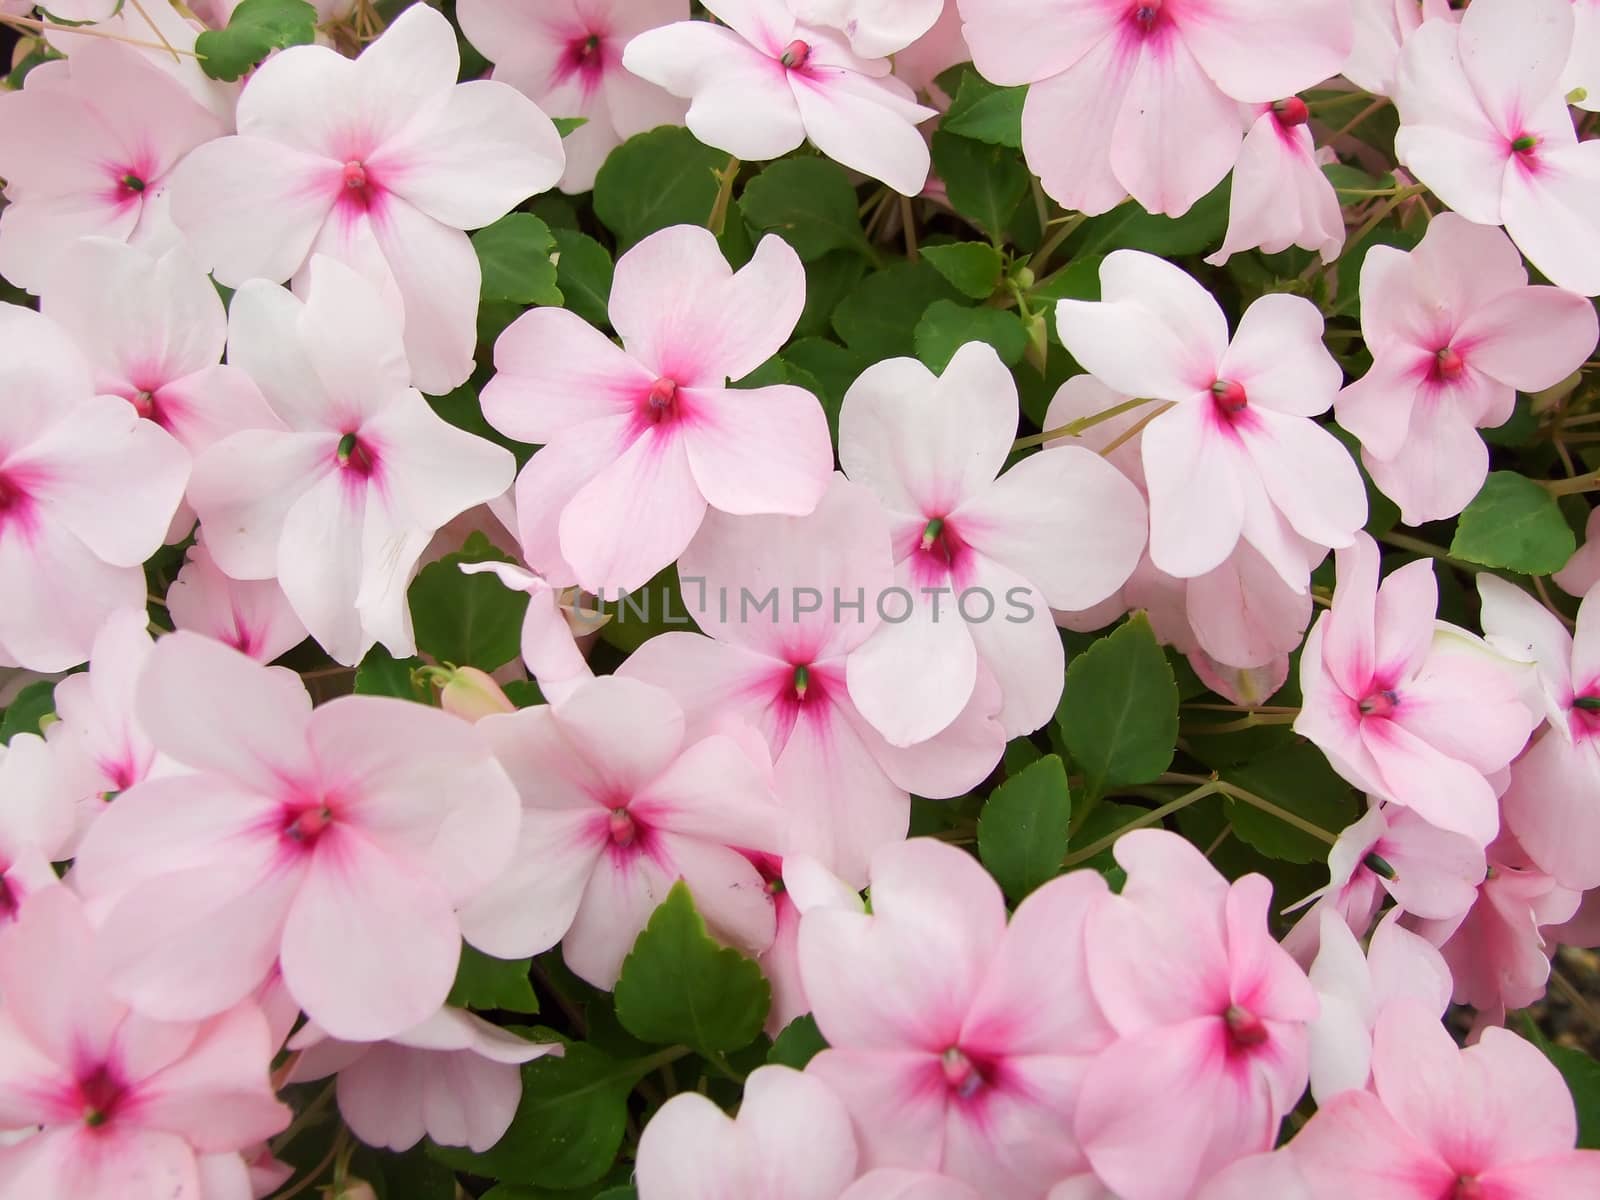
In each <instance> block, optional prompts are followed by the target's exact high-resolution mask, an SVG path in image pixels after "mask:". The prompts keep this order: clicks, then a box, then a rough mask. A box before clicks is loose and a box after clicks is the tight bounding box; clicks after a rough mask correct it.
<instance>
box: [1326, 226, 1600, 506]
mask: <svg viewBox="0 0 1600 1200" xmlns="http://www.w3.org/2000/svg"><path fill="white" fill-rule="evenodd" d="M1361 329H1362V335H1363V337H1364V338H1365V340H1366V343H1367V347H1368V349H1370V350H1371V351H1372V356H1373V365H1372V369H1371V370H1370V371H1368V372H1367V374H1366V375H1365V376H1363V377H1362V378H1361V379H1360V380H1358V381H1357V382H1355V383H1353V384H1351V385H1350V386H1349V387H1347V388H1345V390H1344V391H1343V392H1341V393H1340V394H1339V398H1338V400H1336V401H1335V402H1334V412H1335V413H1336V414H1337V416H1338V418H1339V424H1340V425H1342V426H1344V427H1345V428H1346V429H1348V430H1349V431H1350V432H1351V433H1353V434H1355V435H1356V436H1357V437H1358V438H1360V439H1361V444H1362V447H1363V450H1364V453H1363V454H1362V458H1363V460H1364V461H1365V462H1366V464H1367V469H1368V470H1369V471H1371V473H1372V477H1373V480H1374V482H1376V483H1377V485H1378V486H1379V487H1380V488H1382V489H1383V491H1384V493H1385V494H1386V495H1388V496H1389V497H1390V498H1392V499H1393V500H1395V501H1397V502H1398V503H1399V505H1400V513H1401V518H1402V519H1403V520H1404V521H1405V523H1406V524H1407V525H1422V524H1425V523H1427V522H1428V521H1439V520H1443V519H1445V518H1447V517H1453V516H1455V515H1456V514H1457V513H1459V512H1460V511H1461V510H1462V509H1464V508H1466V506H1467V505H1468V504H1469V503H1470V502H1471V501H1472V498H1473V497H1474V496H1476V495H1477V494H1478V492H1479V490H1480V489H1481V488H1482V487H1483V481H1484V480H1485V479H1486V478H1487V477H1488V474H1489V451H1488V449H1487V448H1486V447H1485V446H1484V444H1483V440H1482V439H1481V438H1480V437H1479V436H1478V434H1477V430H1478V429H1490V428H1493V427H1494V426H1496V425H1503V424H1504V423H1505V422H1506V421H1509V420H1510V419H1511V414H1512V410H1513V408H1514V407H1515V404H1516V399H1517V393H1518V392H1519V391H1522V392H1538V391H1543V390H1544V389H1545V388H1548V387H1553V386H1555V385H1556V384H1557V383H1559V382H1561V380H1563V379H1565V378H1566V377H1567V376H1568V375H1570V374H1572V372H1574V371H1576V370H1577V369H1578V368H1579V367H1580V366H1582V365H1583V362H1584V360H1585V359H1587V358H1588V357H1589V352H1590V351H1592V350H1593V349H1594V346H1595V341H1596V338H1597V337H1600V327H1597V325H1596V321H1595V314H1594V305H1593V304H1591V303H1589V302H1588V301H1586V300H1584V299H1583V298H1582V297H1581V296H1575V295H1573V294H1572V293H1571V292H1565V291H1562V290H1560V289H1559V288H1553V287H1529V286H1528V272H1527V270H1526V268H1524V267H1523V265H1522V256H1521V255H1520V254H1518V253H1517V250H1516V247H1515V246H1513V245H1512V244H1511V241H1510V239H1509V238H1507V237H1506V236H1505V234H1504V233H1502V232H1501V231H1500V230H1498V229H1494V228H1490V227H1488V226H1483V225H1474V224H1472V223H1471V222H1470V221H1467V220H1465V219H1464V218H1462V217H1459V216H1457V215H1456V214H1455V213H1441V214H1440V215H1439V216H1437V217H1435V218H1434V219H1433V221H1432V222H1430V223H1429V225H1428V232H1427V235H1426V236H1425V237H1424V238H1423V239H1422V241H1421V243H1419V244H1418V246H1417V247H1416V249H1415V250H1412V251H1411V252H1410V253H1409V254H1408V253H1406V252H1405V251H1403V250H1397V249H1395V248H1394V247H1392V246H1373V247H1372V248H1371V249H1370V250H1369V251H1368V252H1367V257H1366V259H1365V261H1364V262H1363V263H1362V264H1361Z"/></svg>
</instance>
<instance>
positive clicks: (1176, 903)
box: [1074, 830, 1317, 1200]
mask: <svg viewBox="0 0 1600 1200" xmlns="http://www.w3.org/2000/svg"><path fill="white" fill-rule="evenodd" d="M1114 853H1115V855H1116V859H1117V862H1118V863H1119V864H1121V866H1122V867H1123V868H1124V870H1126V871H1127V873H1128V881H1127V883H1126V884H1125V885H1124V886H1123V889H1122V892H1121V894H1120V895H1119V896H1116V897H1107V898H1106V899H1105V900H1103V901H1102V902H1101V903H1100V904H1099V905H1098V906H1096V908H1095V909H1094V911H1093V912H1091V913H1090V915H1089V922H1088V927H1087V929H1086V930H1085V934H1084V943H1085V946H1086V948H1087V961H1088V981H1089V986H1090V989H1091V990H1092V991H1093V993H1094V997H1095V999H1096V1001H1098V1003H1099V1005H1100V1009H1101V1011H1102V1012H1104V1013H1105V1016H1106V1019H1107V1020H1108V1021H1109V1022H1110V1023H1111V1026H1112V1028H1113V1030H1114V1031H1115V1033H1116V1034H1117V1035H1118V1040H1117V1041H1116V1042H1115V1043H1114V1044H1113V1045H1112V1046H1111V1047H1110V1049H1108V1050H1107V1051H1106V1052H1105V1053H1103V1054H1102V1055H1100V1056H1099V1057H1098V1058H1097V1059H1095V1061H1094V1062H1093V1064H1092V1065H1091V1066H1090V1068H1089V1072H1088V1075H1087V1076H1086V1077H1085V1079H1084V1081H1083V1093H1082V1095H1081V1096H1080V1098H1079V1101H1078V1110H1077V1119H1076V1122H1075V1126H1074V1128H1075V1131H1076V1134H1077V1138H1078V1140H1079V1141H1080V1142H1081V1143H1082V1144H1083V1148H1084V1152H1085V1153H1086V1154H1087V1155H1088V1158H1089V1162H1090V1163H1091V1164H1092V1165H1093V1167H1094V1170H1095V1173H1096V1174H1098V1175H1099V1176H1100V1178H1101V1179H1102V1180H1104V1181H1105V1183H1106V1184H1107V1186H1108V1187H1110V1188H1111V1189H1112V1190H1113V1191H1114V1192H1115V1193H1116V1194H1117V1195H1118V1196H1120V1197H1122V1198H1123V1200H1173V1198H1176V1197H1181V1196H1187V1195H1188V1194H1189V1193H1190V1191H1191V1190H1193V1189H1194V1188H1196V1187H1197V1186H1198V1185H1199V1184H1200V1183H1202V1182H1203V1181H1204V1180H1205V1179H1206V1178H1207V1177H1208V1176H1210V1175H1212V1174H1214V1173H1215V1172H1216V1171H1218V1170H1220V1169H1221V1168H1222V1167H1224V1166H1226V1165H1227V1164H1228V1163H1230V1162H1232V1161H1233V1160H1234V1159H1236V1158H1240V1157H1243V1156H1244V1155H1247V1154H1257V1153H1260V1152H1262V1151H1265V1150H1268V1149H1271V1147H1272V1144H1273V1140H1274V1137H1275V1135H1276V1133H1277V1129H1278V1122H1279V1121H1281V1120H1282V1119H1283V1117H1284V1115H1285V1114H1286V1113H1287V1112H1288V1111H1289V1110H1290V1109H1292V1108H1293V1107H1294V1106H1295V1105H1296V1104H1297V1103H1298V1102H1299V1100H1300V1095H1301V1093H1302V1092H1303V1091H1304V1090H1305V1086H1306V1077H1307V1070H1308V1049H1307V1023H1308V1022H1310V1021H1311V1020H1312V1019H1313V1018H1315V1017H1316V1015H1317V997H1316V993H1315V992H1314V991H1313V990H1312V987H1311V984H1310V982H1309V981H1308V980H1307V979H1306V976H1305V973H1304V972H1303V971H1302V970H1301V969H1300V967H1299V966H1298V965H1297V964H1296V963H1295V961H1294V960H1293V959H1292V958H1290V957H1289V955H1288V954H1287V953H1286V952H1285V951H1284V950H1283V948H1282V947H1280V946H1279V945H1278V943H1277V942H1275V941H1273V939H1272V934H1271V932H1270V931H1269V929H1268V928H1267V909H1268V906H1269V904H1270V903H1271V900H1272V885H1271V884H1270V883H1269V882H1268V881H1267V880H1266V879H1265V878H1263V877H1262V876H1260V875H1246V876H1244V877H1243V878H1241V879H1239V880H1238V881H1237V882H1235V883H1233V884H1231V885H1230V884H1229V883H1228V881H1227V880H1225V879H1224V878H1223V877H1222V876H1221V875H1219V874H1218V873H1217V870H1216V868H1215V867H1213V866H1212V865H1211V864H1210V863H1209V862H1207V861H1206V859H1205V857H1204V856H1203V855H1202V854H1201V853H1200V851H1199V850H1198V849H1196V848H1195V847H1194V846H1192V845H1190V844H1189V843H1188V842H1186V841H1184V840H1183V839H1182V838H1181V837H1179V836H1177V835H1176V834H1172V833H1167V832H1164V831H1162V830H1138V831H1136V832H1134V833H1130V834H1127V835H1125V836H1124V837H1123V838H1121V839H1120V840H1119V841H1118V842H1117V844H1116V848H1115V851H1114Z"/></svg>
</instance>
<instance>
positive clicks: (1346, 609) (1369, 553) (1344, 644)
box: [1302, 536, 1379, 700]
mask: <svg viewBox="0 0 1600 1200" xmlns="http://www.w3.org/2000/svg"><path fill="white" fill-rule="evenodd" d="M1335 559H1336V564H1337V575H1338V586H1337V587H1336V588H1335V589H1334V597H1333V605H1332V607H1331V608H1330V609H1329V612H1328V615H1327V616H1326V617H1324V618H1323V619H1322V621H1321V622H1319V625H1321V626H1322V627H1324V628H1325V629H1326V631H1327V632H1326V634H1325V641H1324V642H1323V643H1322V655H1321V665H1322V666H1323V667H1324V669H1325V670H1326V671H1327V673H1328V675H1329V676H1330V677H1331V679H1332V680H1333V682H1334V683H1335V684H1337V685H1338V687H1339V689H1340V690H1341V691H1342V692H1343V693H1344V694H1345V695H1346V696H1348V697H1349V698H1350V699H1353V700H1360V699H1362V698H1363V697H1365V695H1366V694H1367V691H1368V689H1369V688H1370V686H1371V684H1372V676H1373V672H1374V671H1376V670H1377V664H1378V635H1377V619H1378V618H1377V606H1378V570H1379V554H1378V544H1377V543H1376V542H1374V541H1373V540H1372V539H1371V538H1370V537H1364V536H1358V537H1357V538H1356V539H1355V541H1354V542H1353V543H1352V544H1351V545H1350V546H1348V547H1346V548H1343V549H1341V550H1339V551H1338V552H1337V554H1336V555H1335ZM1302 661H1304V660H1302Z"/></svg>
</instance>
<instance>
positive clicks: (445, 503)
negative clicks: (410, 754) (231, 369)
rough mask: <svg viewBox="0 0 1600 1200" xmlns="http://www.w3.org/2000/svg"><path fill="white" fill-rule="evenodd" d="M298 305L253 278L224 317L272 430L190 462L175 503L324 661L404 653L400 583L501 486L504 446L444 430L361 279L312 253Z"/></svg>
mask: <svg viewBox="0 0 1600 1200" xmlns="http://www.w3.org/2000/svg"><path fill="white" fill-rule="evenodd" d="M307 293H308V294H307V296H306V299H305V300H304V301H301V300H299V299H297V298H296V297H295V296H293V295H291V294H290V293H288V292H286V291H284V290H283V289H282V288H279V287H275V286H274V285H272V284H269V283H267V282H265V281H264V280H253V281H251V282H250V283H247V284H245V286H243V287H242V288H240V289H239V291H238V292H237V293H236V294H235V295H234V298H233V304H232V309H231V312H230V313H229V343H228V359H229V361H230V362H231V363H232V364H234V365H235V366H240V367H243V368H244V369H245V370H246V371H248V372H249V373H250V375H251V377H252V378H254V379H255V380H256V382H257V383H258V384H259V385H260V386H261V391H262V393H263V394H264V395H265V396H266V398H267V403H268V404H269V405H271V407H272V409H273V411H274V412H275V413H276V414H277V416H278V417H279V418H280V419H281V422H282V424H281V425H280V426H279V427H278V428H276V429H259V430H245V431H242V432H240V433H236V434H234V435H232V436H231V437H227V438H224V439H223V440H222V441H220V442H217V443H216V444H215V445H213V446H211V447H210V448H209V449H208V450H207V451H206V452H205V453H204V454H202V455H201V456H200V459H199V461H198V462H197V463H196V464H195V473H194V479H193V481H192V482H191V484H190V486H189V502H190V503H191V504H193V505H194V508H195V511H196V512H197V513H199V514H200V521H201V525H202V527H203V528H204V530H205V535H206V545H207V548H208V549H209V550H210V552H211V554H212V556H213V557H214V558H215V560H216V563H217V565H218V566H219V567H221V568H222V570H223V571H224V572H226V573H227V574H229V575H231V576H233V577H234V578H236V579H272V578H276V579H277V580H278V582H279V584H280V585H281V586H282V587H283V591H284V594H285V595H286V596H287V597H288V598H289V603H290V604H291V605H292V606H293V607H294V611H295V614H296V615H297V616H298V617H299V618H300V620H301V621H303V622H304V623H305V626H306V628H307V629H309V630H310V631H311V636H313V637H314V638H316V639H317V641H318V642H320V643H321V644H322V647H323V649H325V650H326V651H327V652H328V653H329V655H330V656H332V657H333V658H334V659H335V660H337V661H339V662H342V663H345V664H346V665H353V664H355V663H356V662H358V661H360V659H361V657H362V655H364V654H365V653H366V652H367V650H368V649H369V648H370V647H371V646H372V644H373V643H374V642H378V641H381V642H382V643H383V644H384V645H385V646H387V647H388V648H389V650H390V652H391V653H393V654H394V655H396V656H397V657H405V656H406V655H409V654H411V653H413V652H414V645H415V644H414V641H413V637H412V632H411V615H410V610H409V609H408V608H407V607H406V585H407V584H408V583H409V582H410V580H411V577H412V574H413V573H414V572H415V570H416V567H417V562H418V559H419V558H420V556H421V554H422V551H423V550H424V548H426V546H427V545H428V542H429V540H430V539H431V538H432V537H433V534H434V531H435V530H437V529H439V528H440V527H441V526H442V525H444V524H445V523H446V522H448V521H449V520H450V519H451V518H453V517H455V516H457V515H458V514H460V513H462V512H465V511H466V510H467V509H469V508H472V507H474V506H475V505H478V504H482V503H484V502H485V501H487V500H490V499H493V498H494V497H496V496H498V495H500V494H501V493H502V492H504V491H505V490H506V488H508V487H509V486H510V485H511V480H512V476H513V472H514V471H515V469H516V466H515V460H514V459H513V458H512V456H511V453H510V452H509V451H507V450H505V449H503V448H502V447H499V446H496V445H495V444H494V443H492V442H489V441H486V440H485V439H483V438H480V437H476V436H474V435H472V434H469V433H465V432H463V431H462V430H459V429H457V428H455V426H453V425H450V424H448V423H447V422H445V421H444V419H443V418H441V417H439V416H437V415H436V414H435V413H434V412H433V410H432V409H431V408H429V407H428V403H427V401H426V400H424V399H423V398H422V396H421V395H420V394H418V393H417V392H416V391H415V390H414V389H413V388H412V387H411V386H410V384H411V377H410V374H409V372H408V371H407V369H406V359H405V353H404V350H403V349H402V347H401V345H400V331H399V329H398V327H397V326H396V324H395V323H394V322H393V321H392V320H391V319H390V313H389V311H388V309H386V308H385V306H384V305H383V302H382V300H381V299H380V298H379V296H378V294H377V292H375V291H374V290H373V288H372V287H371V285H370V284H368V283H367V282H366V281H365V280H364V279H362V278H361V277H360V276H359V275H357V274H356V273H355V272H354V271H352V270H351V269H350V268H348V267H346V266H344V265H343V264H342V263H339V262H337V261H336V260H334V259H331V258H327V257H325V256H322V255H317V256H316V257H314V258H313V260H312V264H311V271H310V287H309V288H308V289H307Z"/></svg>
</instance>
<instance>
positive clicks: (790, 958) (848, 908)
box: [754, 854, 867, 1038]
mask: <svg viewBox="0 0 1600 1200" xmlns="http://www.w3.org/2000/svg"><path fill="white" fill-rule="evenodd" d="M754 861H755V864H756V869H757V870H758V871H760V872H761V875H762V877H763V878H765V879H767V880H768V881H769V882H768V885H767V886H768V888H769V890H771V891H772V906H773V910H774V913H775V915H776V918H777V924H776V932H775V933H774V934H773V938H772V945H770V946H768V947H767V950H766V953H764V954H763V955H762V956H761V971H762V974H764V975H765V976H766V977H767V982H768V983H770V984H771V985H772V1007H771V1008H770V1009H768V1010H767V1034H768V1036H770V1037H773V1038H776V1037H777V1036H778V1034H779V1033H781V1032H783V1028H784V1026H786V1025H788V1024H789V1023H790V1022H791V1021H793V1020H794V1019H795V1018H797V1017H800V1016H804V1015H805V1014H806V1013H808V1012H810V1011H811V1001H810V1000H808V999H806V989H805V983H804V982H803V981H802V980H801V978H800V923H801V920H802V919H803V918H804V917H805V914H806V913H808V912H810V911H811V910H812V909H814V908H837V909H841V910H843V911H845V912H866V911H867V906H866V905H865V904H864V903H862V900H861V894H860V893H859V892H857V891H856V890H855V889H854V888H853V887H851V886H850V885H849V884H848V883H846V882H845V881H844V880H842V879H840V878H839V877H838V876H837V875H835V874H834V873H833V872H832V871H830V870H828V869H827V868H826V867H824V866H823V865H822V864H821V863H820V862H818V861H817V860H816V859H814V858H810V857H807V856H806V855H804V854H788V855H785V856H784V857H783V859H782V860H779V859H775V858H772V857H770V856H767V855H758V856H756V857H755V860H754ZM774 883H776V884H778V885H779V886H777V887H774V886H773V884H774Z"/></svg>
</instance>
